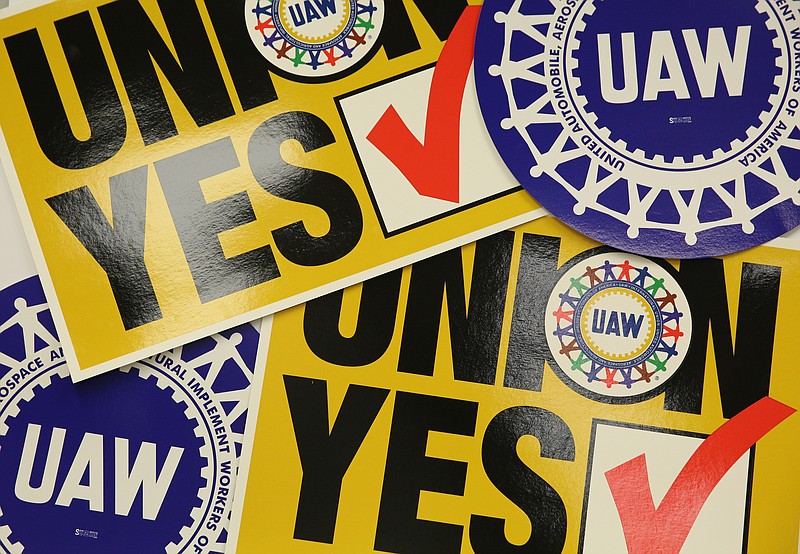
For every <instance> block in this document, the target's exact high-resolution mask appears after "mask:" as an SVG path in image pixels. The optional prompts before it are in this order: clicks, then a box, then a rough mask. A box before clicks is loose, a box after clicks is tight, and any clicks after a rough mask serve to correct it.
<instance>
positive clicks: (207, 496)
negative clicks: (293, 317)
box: [0, 304, 254, 554]
mask: <svg viewBox="0 0 800 554" xmlns="http://www.w3.org/2000/svg"><path fill="white" fill-rule="evenodd" d="M37 306H45V304H38V305H33V306H31V307H37ZM250 325H252V324H250ZM23 336H25V335H23ZM239 337H240V338H241V335H239ZM39 338H40V339H41V337H39ZM210 338H211V339H212V340H215V341H216V342H217V343H218V344H219V343H221V342H222V341H227V340H228V339H225V338H224V337H223V336H222V335H213V336H212V337H210ZM231 338H233V336H232V337H231ZM45 342H46V343H47V347H46V348H42V349H39V350H38V352H41V351H44V350H47V349H48V348H49V349H55V348H58V347H59V344H58V343H56V344H50V341H45ZM25 346H26V347H27V345H25ZM215 348H216V347H215ZM214 350H215V349H212V350H211V351H210V353H213V352H214ZM25 351H26V352H27V348H26V350H25ZM182 352H183V347H179V348H176V349H174V350H172V351H170V352H165V353H164V355H166V356H169V357H170V358H172V359H173V360H175V361H177V362H179V363H181V365H182V367H183V369H184V370H186V372H187V376H188V377H187V378H191V377H194V378H195V379H196V381H198V382H199V383H202V384H203V385H204V389H205V390H207V391H213V387H214V384H215V382H216V379H217V378H218V377H219V375H220V373H219V372H218V373H217V374H216V375H215V377H214V379H213V380H212V381H211V382H209V381H207V380H206V379H204V378H203V377H202V376H201V375H200V374H199V373H198V372H197V371H196V367H197V366H196V365H194V364H193V363H192V361H189V362H186V361H184V360H182V359H181V356H182ZM154 358H155V357H154ZM149 360H152V358H151V359H149ZM149 360H145V361H144V362H147V361H149ZM204 360H205V358H204ZM27 361H28V360H24V361H22V362H18V363H20V364H23V365H24V364H25V362H27ZM226 361H227V358H226V359H224V360H221V362H222V363H224V362H226ZM144 362H138V363H135V364H131V365H130V366H127V367H124V368H121V369H120V371H122V372H125V373H134V374H135V375H136V376H138V377H139V378H141V379H144V380H149V379H150V378H151V377H152V378H154V379H155V384H156V386H158V388H159V389H161V390H164V391H166V390H167V389H168V388H170V389H171V390H172V395H171V396H172V399H173V400H174V401H175V402H176V404H178V405H179V406H180V405H181V404H183V405H184V406H185V411H184V413H185V414H186V416H187V419H189V420H190V421H194V422H195V423H196V425H195V427H194V433H195V436H197V437H198V438H200V439H202V440H203V441H204V444H203V445H202V446H201V447H200V451H199V455H200V456H201V457H202V458H203V459H205V460H208V462H209V463H208V464H207V465H206V466H205V467H203V468H202V470H201V472H200V474H201V477H202V478H203V479H204V480H205V485H204V486H203V487H201V488H200V489H199V490H198V493H197V496H198V498H199V499H200V501H201V504H200V506H195V507H194V508H193V509H192V511H191V513H190V516H189V517H190V518H191V519H192V520H193V521H194V522H195V523H194V524H193V525H191V526H183V528H182V529H181V530H180V531H179V534H180V536H181V537H182V539H183V540H182V541H180V542H178V543H174V542H173V543H171V544H169V545H166V547H165V552H167V553H169V554H175V553H179V552H183V551H184V549H185V548H186V547H188V546H189V545H190V543H188V542H187V540H188V539H189V538H190V537H191V536H192V534H193V531H194V530H195V529H204V527H205V525H204V524H205V523H206V519H207V518H206V519H203V520H199V518H200V515H201V514H202V513H203V511H204V507H205V506H208V505H209V503H211V502H213V501H214V499H215V496H216V490H217V481H216V480H215V481H213V482H212V481H211V475H210V474H211V471H212V468H211V463H212V461H213V460H212V457H211V456H210V454H211V447H210V446H209V443H211V445H213V446H214V447H216V442H215V441H214V437H213V436H211V435H209V436H207V437H204V436H203V433H202V429H201V427H204V426H203V425H201V420H205V417H204V414H203V412H202V411H201V410H200V408H199V406H195V405H194V402H193V401H192V400H191V395H190V393H189V391H188V390H186V389H184V388H181V387H179V386H176V385H175V384H174V383H175V380H174V379H173V378H172V377H171V376H169V375H168V371H167V370H166V369H162V368H161V367H159V364H157V363H156V362H154V361H153V362H151V363H152V365H150V364H147V365H145V363H144ZM203 363H205V361H204V362H203ZM201 365H202V364H201ZM237 366H238V367H239V369H241V370H242V372H243V373H244V376H245V378H246V382H247V383H248V385H247V386H246V387H245V388H243V389H237V390H230V391H227V392H223V393H215V394H213V395H212V400H213V406H214V407H216V408H217V410H218V411H217V413H219V414H220V415H221V417H222V420H223V424H224V427H225V431H226V433H227V436H228V437H230V444H231V452H230V453H229V454H226V453H223V452H219V451H218V452H216V454H217V459H218V460H225V459H230V461H231V482H230V485H229V489H230V491H231V492H232V491H234V490H235V488H236V474H237V472H238V462H239V457H238V454H237V453H238V452H239V451H241V446H242V443H243V440H244V437H243V435H242V434H241V433H234V432H233V430H232V425H233V423H234V422H235V421H236V420H237V419H238V418H239V417H241V416H242V415H243V414H244V413H245V412H246V411H247V407H248V401H249V395H250V383H252V381H253V372H254V368H249V367H247V366H246V365H245V366H244V367H243V366H242V365H239V364H238V363H237ZM56 376H59V377H60V378H66V379H68V378H69V369H68V368H67V366H66V364H65V363H63V362H60V363H58V364H56V365H55V366H51V367H49V368H45V369H42V370H40V371H39V373H37V374H36V375H34V376H32V377H31V378H30V380H29V381H28V382H27V383H25V384H24V385H22V386H21V387H20V389H19V390H18V392H17V393H16V394H15V395H14V397H13V398H10V399H9V401H8V402H7V403H6V404H3V405H2V406H0V435H5V434H6V433H7V432H8V425H7V423H6V421H7V420H8V419H10V418H14V417H16V416H17V415H18V414H19V406H20V403H22V402H25V403H27V402H29V401H30V400H32V399H33V398H34V396H35V394H37V392H39V391H41V390H42V389H44V388H46V387H48V386H49V385H50V384H51V383H52V381H53V379H54V378H55V377H56ZM223 402H235V406H234V408H233V409H232V410H231V411H230V413H228V412H226V411H225V409H224V408H223V407H222V403H223ZM192 406H195V409H193V408H192ZM195 411H196V412H197V413H196V414H195V413H193V412H195ZM205 421H206V423H208V425H209V428H211V427H212V426H211V422H210V421H207V420H205ZM237 445H238V448H237ZM209 483H212V485H209ZM206 491H208V493H207V492H206ZM232 503H233V494H229V495H228V500H227V502H226V514H225V515H224V517H223V521H222V522H221V524H220V525H219V526H218V528H217V530H216V531H214V532H209V533H207V535H208V536H209V543H208V544H207V545H206V546H205V547H204V550H205V551H206V552H213V551H215V550H220V551H221V550H224V545H222V544H220V543H219V542H218V540H219V536H220V535H221V534H222V531H223V530H227V528H228V522H229V517H230V510H231V507H232ZM207 513H208V514H209V515H210V513H211V510H210V507H209V510H208V512H207ZM2 516H3V512H2V507H0V517H2ZM204 531H208V529H204ZM12 533H13V529H12V528H11V527H10V526H9V525H7V524H6V525H2V526H0V548H4V549H6V550H7V551H8V552H9V554H20V553H21V552H23V550H24V548H25V547H24V545H23V544H21V543H19V542H14V543H11V542H10V537H11V534H12Z"/></svg>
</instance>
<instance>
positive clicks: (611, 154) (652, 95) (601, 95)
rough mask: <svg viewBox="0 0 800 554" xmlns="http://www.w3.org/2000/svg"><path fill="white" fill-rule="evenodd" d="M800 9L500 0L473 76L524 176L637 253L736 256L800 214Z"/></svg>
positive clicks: (579, 219)
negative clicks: (798, 79)
mask: <svg viewBox="0 0 800 554" xmlns="http://www.w3.org/2000/svg"><path fill="white" fill-rule="evenodd" d="M799 37H800V12H798V10H797V7H796V3H793V2H785V1H783V0H706V1H703V2H699V3H698V2H694V1H691V0H675V1H671V2H662V1H660V0H641V1H638V2H629V1H627V0H602V1H601V0H564V1H555V0H552V1H551V0H488V1H487V2H486V3H485V5H484V8H483V12H482V15H481V22H480V25H479V28H478V34H477V39H476V47H475V51H476V58H475V59H476V64H475V74H476V82H477V86H478V96H479V98H480V101H481V109H482V112H483V115H484V117H485V120H486V124H487V128H488V130H489V133H490V134H491V136H492V139H493V141H494V143H495V145H496V146H497V148H498V151H499V152H500V154H501V155H502V157H503V159H504V161H505V162H506V164H507V165H508V167H509V168H510V169H511V171H512V172H513V173H514V175H515V176H516V177H517V178H518V179H519V181H520V183H522V185H523V186H524V187H525V188H526V189H527V190H528V191H529V192H530V193H531V194H532V195H533V196H534V198H536V199H537V200H538V201H539V202H541V203H542V205H543V206H544V207H545V208H547V209H548V210H549V211H550V212H551V213H552V214H553V215H555V216H556V217H558V218H559V219H561V220H562V221H564V222H566V223H567V224H569V225H571V226H572V227H574V228H575V229H577V230H578V231H580V232H582V233H585V234H586V235H588V236H590V237H592V238H594V239H596V240H599V241H601V242H603V243H605V244H611V245H614V246H615V247H618V248H622V249H624V250H627V251H631V252H638V253H641V254H645V255H655V256H663V257H678V258H700V257H705V256H717V255H722V254H727V253H729V252H738V251H741V250H744V249H746V248H749V247H752V246H756V245H759V244H762V243H764V242H766V241H768V240H770V239H772V238H775V237H777V236H779V235H782V234H784V233H786V232H787V231H789V230H791V229H793V228H794V227H795V226H797V224H798V223H800V195H799V192H800V184H799V183H800V163H798V138H800V128H798V121H799V120H798V107H800V86H798V83H797V82H796V77H795V76H796V74H797V71H798V60H797V58H796V56H795V55H794V53H795V52H796V46H797V41H798V38H799Z"/></svg>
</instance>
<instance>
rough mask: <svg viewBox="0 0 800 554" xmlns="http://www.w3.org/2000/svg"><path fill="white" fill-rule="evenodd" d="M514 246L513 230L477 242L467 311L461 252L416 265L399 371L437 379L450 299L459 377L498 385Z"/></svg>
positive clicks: (457, 250)
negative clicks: (442, 328)
mask: <svg viewBox="0 0 800 554" xmlns="http://www.w3.org/2000/svg"><path fill="white" fill-rule="evenodd" d="M513 246H514V233H512V232H510V231H506V232H503V233H498V234H496V235H492V236H490V237H487V238H484V239H481V240H479V241H478V242H477V243H476V247H475V264H474V268H473V270H472V285H471V287H470V295H469V310H467V306H466V300H465V298H464V297H465V292H464V288H465V287H464V268H463V263H462V259H461V250H460V249H455V250H451V251H449V252H445V253H443V254H439V255H438V256H435V257H433V258H429V259H427V260H424V261H422V262H417V263H416V264H414V266H413V268H412V270H411V284H410V286H409V291H408V306H407V308H406V319H405V325H404V327H403V340H402V345H401V347H400V361H399V364H398V371H403V372H406V373H416V374H419V375H433V366H434V362H435V359H436V344H437V342H438V338H439V325H440V323H441V315H442V306H443V303H444V298H445V295H446V296H447V314H448V318H449V320H450V339H451V343H452V348H453V373H454V376H455V378H456V379H458V380H460V381H470V382H473V383H484V384H487V385H491V384H494V381H495V377H496V374H497V358H498V355H499V351H500V334H501V331H502V328H503V311H504V307H505V302H506V291H507V290H508V274H509V271H510V267H511V253H512V249H513Z"/></svg>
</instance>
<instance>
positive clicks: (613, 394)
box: [545, 252, 692, 402]
mask: <svg viewBox="0 0 800 554" xmlns="http://www.w3.org/2000/svg"><path fill="white" fill-rule="evenodd" d="M545 333H546V335H547V343H548V346H549V347H550V353H551V355H552V359H553V361H554V362H555V367H554V370H555V371H556V372H557V373H559V374H560V375H561V377H562V379H563V380H564V381H565V382H566V383H567V384H568V385H570V386H571V387H573V388H576V387H577V388H578V390H581V391H585V392H588V393H589V395H590V396H595V397H597V396H599V397H604V398H609V399H618V400H619V401H623V402H624V401H626V400H627V401H633V400H637V401H638V400H639V399H641V398H645V397H649V396H652V395H654V394H657V393H658V392H659V391H660V389H661V388H663V386H664V385H666V383H667V380H669V379H670V378H671V377H672V376H673V375H674V374H675V372H676V371H677V370H678V368H679V367H680V365H681V363H682V362H683V359H684V357H685V356H686V352H687V350H688V347H689V341H690V339H691V334H692V316H691V312H690V310H689V304H688V302H687V300H686V297H685V296H684V294H683V291H682V290H681V288H680V286H679V285H678V282H677V281H676V280H675V278H674V277H673V276H672V274H671V273H670V272H669V271H668V270H667V269H666V268H665V267H663V266H661V265H660V264H658V263H655V262H653V261H652V260H648V259H646V258H642V257H640V256H635V255H631V254H623V253H620V252H606V253H602V254H595V255H592V256H590V257H588V258H586V259H583V260H581V261H580V262H578V263H576V264H574V265H573V266H571V267H569V268H568V269H566V270H565V271H564V272H563V274H562V275H561V277H560V278H559V280H558V282H557V283H556V286H555V288H554V289H553V291H552V293H551V295H550V299H549V301H548V304H547V310H546V312H545Z"/></svg>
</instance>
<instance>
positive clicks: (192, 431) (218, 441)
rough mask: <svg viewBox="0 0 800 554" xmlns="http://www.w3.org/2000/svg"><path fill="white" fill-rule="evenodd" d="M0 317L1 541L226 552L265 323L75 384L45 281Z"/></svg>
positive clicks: (17, 297)
mask: <svg viewBox="0 0 800 554" xmlns="http://www.w3.org/2000/svg"><path fill="white" fill-rule="evenodd" d="M0 322H2V324H0V471H2V473H3V475H4V476H5V478H4V479H3V480H2V482H0V551H2V552H7V553H10V554H17V553H19V552H23V551H25V552H55V551H75V552H78V551H80V552H87V553H89V552H97V553H107V552H131V553H133V552H156V551H166V552H175V553H177V552H185V553H187V554H188V553H190V552H192V553H201V552H205V553H221V552H224V551H225V542H226V540H227V527H228V520H229V514H230V509H231V506H232V503H233V494H234V491H235V487H236V474H237V467H238V460H239V455H240V453H241V445H242V437H243V433H244V426H245V422H246V419H247V408H248V400H249V392H250V384H251V382H252V380H253V372H254V369H255V365H256V350H257V346H258V342H259V331H258V327H259V325H258V324H255V325H252V324H246V325H243V326H240V327H238V328H235V329H232V330H231V331H228V332H225V333H222V334H220V335H215V336H213V337H209V338H207V339H204V340H201V341H197V342H195V343H192V344H188V345H186V346H184V347H181V348H176V349H174V350H172V351H169V352H165V353H163V354H159V355H157V356H155V357H153V358H149V359H147V360H143V361H141V362H137V363H135V364H133V365H131V366H128V367H125V368H123V369H122V370H120V371H114V372H111V373H108V374H106V375H103V376H102V377H98V378H97V379H95V380H91V381H88V382H84V383H78V384H73V383H72V381H71V380H70V377H69V371H68V370H67V367H66V364H65V360H64V354H63V351H62V349H61V347H60V345H59V343H58V341H57V339H56V336H55V328H54V326H53V321H52V318H51V317H50V313H49V310H48V309H47V305H46V304H45V299H44V293H43V291H42V289H41V286H40V284H39V281H38V279H37V278H36V277H31V278H29V279H27V280H25V281H22V282H20V283H18V284H16V285H13V286H11V287H8V288H6V289H4V290H3V291H0ZM43 529H44V530H46V531H44V532H43Z"/></svg>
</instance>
